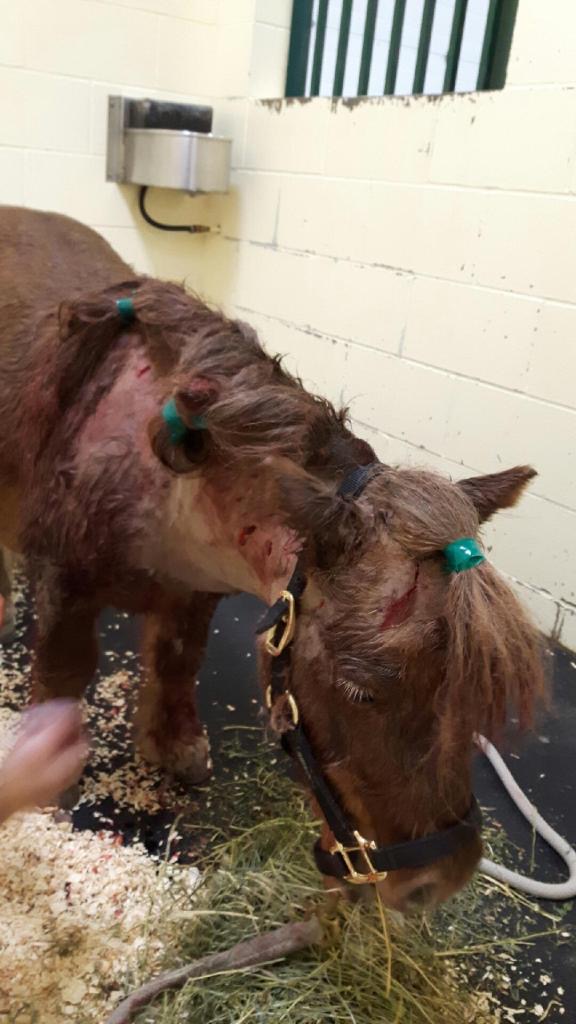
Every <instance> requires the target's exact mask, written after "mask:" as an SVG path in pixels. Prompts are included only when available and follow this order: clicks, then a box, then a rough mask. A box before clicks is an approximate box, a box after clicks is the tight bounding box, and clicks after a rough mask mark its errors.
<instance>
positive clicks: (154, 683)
mask: <svg viewBox="0 0 576 1024" xmlns="http://www.w3.org/2000/svg"><path fill="white" fill-rule="evenodd" d="M218 600H219V598H218V597H217V596H214V595H212V594H194V595H192V596H191V597H188V598H186V599H185V600H180V601H174V602H170V603H168V604H167V605H166V607H165V608H164V609H163V610H162V611H161V612H154V613H150V614H149V615H147V616H146V623H145V627H144V643H143V661H144V678H143V685H142V687H141V690H140V697H139V705H138V712H137V716H136V737H137V744H138V746H139V748H140V750H141V752H142V754H143V755H144V757H145V758H146V759H147V760H148V761H151V762H153V763H155V764H161V765H162V766H163V767H164V768H166V769H167V770H168V771H169V772H172V773H173V774H175V775H181V776H183V777H185V778H186V779H187V780H188V781H189V782H191V783H199V782H202V781H203V780H204V779H206V778H207V776H208V775H209V773H210V767H211V766H210V745H209V742H208V738H207V736H206V733H205V730H204V728H203V726H202V723H201V722H200V720H199V718H198V713H197V710H196V676H197V672H198V669H199V668H200V665H201V664H202V659H203V657H204V651H205V648H206V642H207V639H208V628H209V626H210V620H211V618H212V615H213V612H214V609H215V607H216V605H217V603H218Z"/></svg>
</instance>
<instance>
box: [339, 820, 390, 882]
mask: <svg viewBox="0 0 576 1024" xmlns="http://www.w3.org/2000/svg"><path fill="white" fill-rule="evenodd" d="M354 838H355V839H356V842H357V844H358V845H357V846H343V844H342V843H339V842H338V841H336V842H335V843H334V845H333V846H332V847H331V848H330V853H339V854H340V856H341V857H342V859H343V861H344V863H345V865H346V867H347V868H348V872H349V873H348V874H347V875H344V880H345V881H346V882H351V883H352V885H373V884H374V883H375V882H383V881H384V879H385V878H387V877H388V872H387V871H377V870H376V868H375V867H374V865H373V863H372V861H371V859H370V854H369V852H368V851H369V850H377V849H378V847H377V846H376V843H375V842H374V841H373V840H372V839H364V837H363V836H361V835H360V833H359V832H354ZM351 853H360V854H361V855H362V857H363V860H364V863H365V864H366V867H367V868H368V871H367V872H366V873H364V872H361V871H356V868H355V867H354V864H353V863H352V859H351V857H350V854H351Z"/></svg>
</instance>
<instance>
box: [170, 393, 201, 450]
mask: <svg viewBox="0 0 576 1024" xmlns="http://www.w3.org/2000/svg"><path fill="white" fill-rule="evenodd" d="M162 419H163V420H164V423H165V424H166V426H167V427H168V433H169V434H170V440H171V441H172V444H180V443H181V442H182V441H183V440H184V438H185V437H186V434H187V433H188V431H189V430H206V428H207V423H206V417H205V416H194V417H193V418H192V425H191V427H188V426H187V425H186V424H185V423H184V420H183V419H182V417H181V415H180V413H179V412H178V410H177V408H176V402H175V401H174V399H173V398H171V399H170V400H169V401H168V402H166V405H165V406H164V408H163V409H162Z"/></svg>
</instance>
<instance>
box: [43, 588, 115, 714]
mask: <svg viewBox="0 0 576 1024" xmlns="http://www.w3.org/2000/svg"><path fill="white" fill-rule="evenodd" d="M98 611H99V609H98V606H97V605H96V604H94V605H92V604H88V603H86V602H85V601H82V602H79V601H78V599H77V598H76V599H75V598H74V596H73V595H71V594H69V593H67V591H66V589H65V588H64V587H63V585H62V582H61V580H60V578H59V575H58V573H55V572H54V573H53V572H50V571H46V572H44V573H43V574H42V575H41V578H40V580H39V582H38V585H37V588H36V613H37V616H38V623H37V631H36V641H35V645H34V657H33V662H32V679H33V699H34V701H36V702H39V701H43V700H49V699H50V698H53V697H70V698H73V699H79V698H80V697H81V696H82V694H83V693H84V690H85V688H86V686H87V685H88V683H89V682H90V681H91V679H92V676H93V675H94V673H95V671H96V668H97V665H98V641H97V632H96V618H97V615H98Z"/></svg>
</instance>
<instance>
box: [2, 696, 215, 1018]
mask: <svg viewBox="0 0 576 1024" xmlns="http://www.w3.org/2000/svg"><path fill="white" fill-rule="evenodd" d="M17 719H18V716H17V715H15V714H14V713H13V712H10V711H6V710H1V711H0V756H1V751H2V748H3V747H4V749H7V746H8V744H9V743H10V742H11V739H12V733H13V727H14V724H15V722H16V721H17ZM197 881H198V873H197V872H196V871H195V869H193V868H192V869H190V868H178V867H174V866H167V865H165V864H160V863H159V862H158V861H157V860H156V861H155V860H154V859H153V858H151V857H150V856H149V855H148V854H147V853H146V852H145V850H144V848H143V847H140V846H138V845H135V846H131V847H123V846H121V845H118V844H117V839H116V837H115V836H114V835H113V834H112V833H110V832H108V833H104V832H103V833H92V832H73V831H72V830H71V826H70V825H69V824H68V823H67V822H60V823H58V822H57V821H55V820H54V818H53V816H52V815H50V814H49V813H39V812H34V813H27V814H21V815H18V816H16V817H14V818H12V819H11V820H10V821H9V822H7V823H5V824H4V825H3V826H2V827H0V919H1V922H2V927H1V929H0V1019H2V1017H3V1015H4V1014H7V1015H8V1019H9V1020H15V1019H17V1020H18V1024H32V1022H41V1024H61V1022H62V1021H63V1020H66V1019H71V1020H73V1021H74V1022H75V1024H92V1022H97V1021H98V1022H101V1021H102V1020H103V1018H104V1017H105V1016H106V1014H107V1013H108V1012H109V1011H110V1010H111V1008H112V1007H113V1006H114V1005H115V1004H116V1003H117V1002H118V999H119V998H121V997H122V996H123V995H124V994H125V993H126V992H127V991H128V990H129V989H130V988H131V987H132V986H133V985H134V984H135V983H139V982H140V981H141V980H143V979H144V978H146V977H148V976H149V975H150V974H151V973H153V972H154V971H155V970H156V969H157V968H158V966H159V964H160V963H161V961H162V959H163V956H164V954H165V950H166V948H167V947H168V946H169V945H170V943H171V940H172V939H173V937H174V935H175V929H176V927H177V926H176V919H175V914H176V912H177V911H181V910H182V909H183V907H186V906H189V905H190V902H191V899H192V893H193V891H194V888H195V885H196V884H197Z"/></svg>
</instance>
